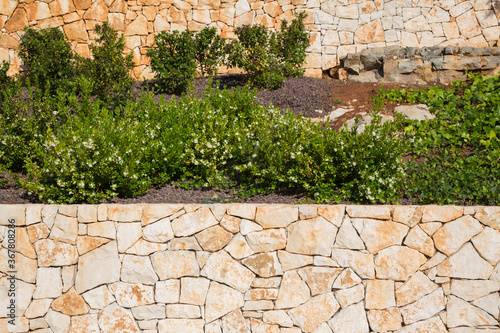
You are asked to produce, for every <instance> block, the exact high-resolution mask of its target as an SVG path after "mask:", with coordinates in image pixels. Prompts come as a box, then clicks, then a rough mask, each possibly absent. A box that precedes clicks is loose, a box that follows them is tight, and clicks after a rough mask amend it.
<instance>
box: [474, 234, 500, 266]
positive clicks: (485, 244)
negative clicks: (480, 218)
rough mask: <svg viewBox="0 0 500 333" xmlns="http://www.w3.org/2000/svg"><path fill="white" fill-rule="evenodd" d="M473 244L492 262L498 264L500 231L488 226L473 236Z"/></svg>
mask: <svg viewBox="0 0 500 333" xmlns="http://www.w3.org/2000/svg"><path fill="white" fill-rule="evenodd" d="M472 244H474V247H475V248H476V250H477V251H478V252H479V254H480V255H481V257H483V258H484V259H486V260H487V261H488V262H489V263H490V264H492V265H496V264H497V263H498V261H499V260H500V231H498V230H495V229H492V228H489V227H486V228H484V229H483V231H481V233H479V234H478V235H476V236H475V237H474V238H472Z"/></svg>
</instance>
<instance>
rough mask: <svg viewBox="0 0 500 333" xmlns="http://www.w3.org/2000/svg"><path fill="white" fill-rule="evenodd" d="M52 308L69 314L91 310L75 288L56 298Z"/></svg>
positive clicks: (75, 314)
mask: <svg viewBox="0 0 500 333" xmlns="http://www.w3.org/2000/svg"><path fill="white" fill-rule="evenodd" d="M52 309H54V310H56V311H59V312H61V313H63V314H65V315H68V316H78V315H83V314H86V313H88V312H89V310H90V308H89V306H88V305H87V303H85V300H84V299H83V297H82V296H80V295H78V294H77V293H76V291H75V289H74V288H71V289H70V290H68V292H66V293H65V294H63V295H62V296H60V297H58V298H57V299H55V300H54V302H52Z"/></svg>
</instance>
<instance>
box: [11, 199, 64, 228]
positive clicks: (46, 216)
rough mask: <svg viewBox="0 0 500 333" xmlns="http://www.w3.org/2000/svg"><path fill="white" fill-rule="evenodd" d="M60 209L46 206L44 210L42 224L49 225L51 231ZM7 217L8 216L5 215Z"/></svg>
mask: <svg viewBox="0 0 500 333" xmlns="http://www.w3.org/2000/svg"><path fill="white" fill-rule="evenodd" d="M58 211H59V207H57V206H53V205H45V206H43V208H42V222H43V223H45V224H46V225H47V227H48V228H49V229H52V226H53V225H54V221H55V219H56V215H57V212H58ZM3 216H6V215H3Z"/></svg>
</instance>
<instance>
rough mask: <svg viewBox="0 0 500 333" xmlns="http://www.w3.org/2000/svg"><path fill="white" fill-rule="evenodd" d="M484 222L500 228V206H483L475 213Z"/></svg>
mask: <svg viewBox="0 0 500 333" xmlns="http://www.w3.org/2000/svg"><path fill="white" fill-rule="evenodd" d="M474 217H475V218H476V219H478V220H479V221H480V222H481V223H482V224H485V225H487V226H490V227H492V228H493V229H496V230H500V207H483V208H481V209H480V210H478V211H477V213H476V214H475V215H474Z"/></svg>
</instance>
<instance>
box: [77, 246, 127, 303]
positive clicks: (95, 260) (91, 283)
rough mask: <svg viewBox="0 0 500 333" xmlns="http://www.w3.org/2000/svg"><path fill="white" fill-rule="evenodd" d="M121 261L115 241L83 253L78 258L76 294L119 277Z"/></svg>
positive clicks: (111, 281) (115, 280) (116, 279)
mask: <svg viewBox="0 0 500 333" xmlns="http://www.w3.org/2000/svg"><path fill="white" fill-rule="evenodd" d="M120 269H121V262H120V259H119V258H118V249H117V244H116V241H111V242H109V243H108V244H105V245H103V246H101V247H99V248H97V249H95V250H92V251H90V252H87V253H85V254H84V255H82V256H80V259H79V260H78V271H77V273H76V278H75V289H76V292H77V293H78V294H81V293H83V292H85V291H87V290H90V289H92V288H94V287H97V286H99V285H101V284H105V283H113V282H117V281H118V280H119V279H120Z"/></svg>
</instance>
